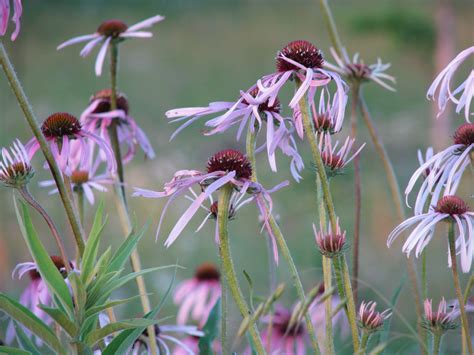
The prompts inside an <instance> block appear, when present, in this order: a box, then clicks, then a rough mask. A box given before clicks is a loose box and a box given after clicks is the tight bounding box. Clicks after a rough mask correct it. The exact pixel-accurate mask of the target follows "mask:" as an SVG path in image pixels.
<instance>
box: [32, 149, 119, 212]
mask: <svg viewBox="0 0 474 355" xmlns="http://www.w3.org/2000/svg"><path fill="white" fill-rule="evenodd" d="M101 161H102V160H101V159H100V158H99V157H97V158H96V159H95V161H93V162H92V161H89V162H88V163H86V164H79V165H78V166H76V167H75V168H74V169H73V171H72V173H71V176H70V180H71V187H72V190H73V191H76V192H78V191H83V192H84V195H85V197H86V199H87V201H88V202H89V203H90V204H91V205H93V204H94V203H95V196H94V190H96V191H100V192H107V187H105V186H104V185H112V184H114V182H115V180H114V178H113V176H112V175H111V174H110V172H109V171H107V170H106V171H105V172H104V173H101V174H100V173H98V172H97V170H98V168H99V167H100V165H101ZM39 186H41V187H53V189H52V190H51V191H49V194H50V195H52V194H56V193H58V188H57V187H56V182H55V181H54V180H45V181H40V183H39Z"/></svg>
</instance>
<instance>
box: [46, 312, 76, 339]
mask: <svg viewBox="0 0 474 355" xmlns="http://www.w3.org/2000/svg"><path fill="white" fill-rule="evenodd" d="M39 308H41V309H42V310H43V311H45V312H46V313H47V314H48V315H49V316H50V317H51V318H53V319H54V321H55V322H56V323H58V324H59V325H60V326H61V328H63V329H64V330H65V331H66V332H67V333H68V334H69V336H71V337H75V336H76V334H77V330H78V329H77V326H76V325H75V324H74V322H73V321H72V320H70V319H69V318H68V316H67V315H66V314H64V313H63V312H61V311H60V310H59V309H58V308H50V307H47V306H45V305H43V304H42V305H40V306H39Z"/></svg>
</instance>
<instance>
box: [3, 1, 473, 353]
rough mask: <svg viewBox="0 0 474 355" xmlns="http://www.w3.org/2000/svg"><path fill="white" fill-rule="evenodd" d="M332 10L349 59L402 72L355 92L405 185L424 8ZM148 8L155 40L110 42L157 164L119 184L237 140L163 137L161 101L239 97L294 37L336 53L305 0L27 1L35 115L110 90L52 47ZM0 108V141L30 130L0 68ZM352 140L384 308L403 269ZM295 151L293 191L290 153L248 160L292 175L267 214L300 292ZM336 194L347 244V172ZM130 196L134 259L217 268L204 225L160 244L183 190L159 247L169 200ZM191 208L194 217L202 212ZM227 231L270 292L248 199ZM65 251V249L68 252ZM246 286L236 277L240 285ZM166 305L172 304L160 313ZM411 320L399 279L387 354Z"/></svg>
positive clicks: (442, 264) (291, 298) (304, 193)
mask: <svg viewBox="0 0 474 355" xmlns="http://www.w3.org/2000/svg"><path fill="white" fill-rule="evenodd" d="M331 5H332V9H333V12H334V15H335V17H336V21H337V23H338V27H339V30H340V33H341V36H342V39H343V42H344V43H345V44H346V46H347V49H348V51H349V52H350V53H353V52H356V51H357V52H360V53H361V55H362V57H363V58H364V59H365V60H366V62H367V63H371V62H373V61H375V60H376V58H377V57H381V58H382V59H383V60H384V61H385V62H391V63H392V67H391V69H390V70H389V73H390V74H392V75H394V76H395V77H396V78H397V92H395V93H392V92H388V91H386V90H383V89H381V88H380V87H379V86H377V85H375V84H368V85H366V88H365V93H366V96H367V101H368V103H369V106H370V108H371V111H372V113H373V116H374V118H375V120H376V121H377V125H378V128H379V131H380V135H381V136H382V139H383V140H384V142H385V143H386V145H387V149H388V151H389V153H390V155H391V157H392V159H393V162H394V165H395V168H396V171H397V174H398V177H399V180H400V183H401V187H402V189H403V188H404V186H405V185H406V183H407V181H408V178H409V176H410V174H411V173H412V172H413V170H414V169H415V168H416V166H417V159H416V150H417V149H418V148H423V149H425V148H426V147H427V146H428V145H429V144H431V143H430V126H431V122H432V114H431V109H430V103H429V102H428V101H427V100H426V99H425V93H426V90H427V88H428V86H429V85H430V83H431V81H432V79H433V78H434V75H435V74H434V72H435V71H434V52H435V43H436V26H435V21H434V14H435V2H432V1H422V0H417V1H410V0H405V1H398V0H385V1H376V0H360V1H357V2H346V1H331ZM453 9H454V15H455V21H454V24H455V27H454V28H453V29H452V33H453V36H452V38H451V40H452V43H453V46H454V48H455V53H457V52H459V51H460V50H461V49H463V48H466V47H467V46H468V45H471V44H472V39H473V33H472V23H471V22H470V20H471V19H472V3H470V2H469V1H457V2H454V5H453ZM155 14H162V15H164V16H166V20H165V21H164V22H162V23H159V24H158V25H156V26H155V27H154V28H153V32H154V34H155V35H154V37H153V38H152V39H151V40H132V41H127V42H126V43H125V44H123V45H122V47H121V62H120V77H119V87H120V89H121V90H122V91H123V92H125V93H126V94H127V95H128V98H129V101H130V106H131V114H132V115H133V116H134V117H135V119H136V120H137V121H138V122H139V124H140V125H141V126H142V128H144V129H145V131H146V132H147V134H148V136H149V138H150V140H151V142H152V144H153V146H154V148H155V150H156V152H157V158H156V159H155V160H153V161H144V159H143V155H138V156H137V157H136V158H135V160H134V162H133V163H132V164H130V165H129V166H128V167H127V171H126V177H127V181H128V183H129V185H130V186H138V187H144V188H150V189H156V190H158V189H161V188H162V186H163V184H164V182H166V181H168V180H169V179H170V178H171V177H172V175H173V173H174V172H175V171H176V170H178V169H188V168H189V169H202V168H204V166H205V163H206V160H207V158H208V157H209V156H210V155H211V154H212V153H214V152H216V151H217V150H220V149H223V148H228V147H232V148H241V149H243V148H244V146H243V142H240V143H238V142H236V141H235V139H234V136H235V134H234V132H230V133H229V134H225V135H219V136H213V137H203V136H202V135H201V134H200V130H201V128H202V124H201V123H199V122H198V123H197V124H195V125H193V126H192V127H191V128H189V129H187V130H185V131H184V132H183V133H182V134H181V135H179V136H178V137H177V138H176V139H175V140H174V141H172V142H169V136H170V135H171V133H172V132H173V131H174V129H175V128H176V127H177V126H175V125H170V124H169V123H168V122H167V119H166V118H165V116H164V112H165V111H166V110H168V109H171V108H176V107H184V106H200V105H205V104H207V103H208V102H210V101H219V100H234V99H235V98H236V97H237V96H238V93H239V90H241V89H246V88H247V87H249V86H250V85H252V84H253V83H254V82H255V81H256V79H258V78H259V77H260V76H262V75H263V74H267V73H270V72H272V71H273V66H274V57H275V54H276V52H277V50H279V49H280V48H281V47H282V46H284V45H285V44H286V43H287V42H289V41H291V40H294V39H307V40H310V41H311V42H313V43H315V44H316V45H317V46H318V47H319V48H321V49H322V50H323V51H324V53H326V58H327V59H328V60H329V61H331V58H330V54H329V47H330V43H329V39H328V35H327V31H326V28H325V26H324V22H323V17H322V16H321V14H320V10H319V4H318V1H316V0H293V1H277V0H254V1H251V0H247V1H231V0H226V1H223V0H215V1H211V0H209V1H197V0H174V1H171V0H156V1H151V0H150V1H145V0H134V1H124V0H114V1H112V0H107V1H105V0H103V1H97V0H95V1H92V0H90V1H74V2H65V1H44V0H41V1H25V3H24V16H23V18H22V29H21V34H20V36H19V38H18V40H17V41H16V42H14V43H10V42H9V41H6V45H7V49H8V51H9V53H10V54H11V56H12V59H13V61H14V63H15V65H16V69H17V70H18V74H19V77H20V78H21V79H22V81H23V84H24V87H25V90H26V92H27V94H28V95H29V97H30V99H31V102H32V104H33V105H34V109H35V111H36V113H37V115H38V117H40V118H45V117H47V116H48V115H49V114H50V113H52V112H55V111H68V112H71V113H73V114H76V115H80V113H81V112H82V110H83V109H84V108H85V107H86V105H87V103H88V99H89V96H90V95H91V94H92V93H93V92H95V91H96V90H98V89H102V88H104V87H107V86H108V77H107V75H103V76H102V77H96V76H95V75H94V72H93V67H94V60H95V55H96V52H94V53H93V54H92V55H91V56H89V57H87V58H85V59H83V58H81V57H80V56H79V51H80V48H81V47H80V46H73V47H69V48H66V49H64V50H62V51H61V52H57V51H56V46H57V45H58V44H59V43H61V42H63V41H64V40H66V39H69V38H71V37H74V36H77V35H81V34H88V33H92V32H94V31H95V29H96V28H97V27H98V25H99V24H100V23H101V22H102V21H103V20H106V19H110V18H117V19H122V20H124V21H125V22H127V23H128V24H133V23H136V22H138V21H140V20H142V19H145V18H148V17H150V16H152V15H155ZM105 72H107V71H105ZM0 112H1V118H0V119H1V127H0V145H1V146H6V145H9V144H10V143H11V142H12V140H13V139H14V138H15V137H19V138H20V139H21V140H22V141H24V142H26V141H27V140H28V139H29V138H30V136H31V134H30V131H29V129H28V127H27V125H26V123H25V121H24V119H23V118H22V114H21V111H20V109H19V108H18V105H17V103H16V101H15V98H14V96H13V95H12V93H11V91H10V90H9V87H8V84H7V83H6V80H4V77H3V75H0ZM460 123H462V119H461V118H459V117H453V118H452V119H450V120H449V122H448V124H450V125H452V127H451V128H450V129H449V130H448V131H445V132H444V136H443V137H442V136H440V137H439V139H440V140H443V141H444V140H445V138H446V136H449V137H450V136H452V131H453V129H454V128H455V126H456V125H459V124H460ZM345 126H346V131H345V132H343V133H342V134H340V138H341V139H342V138H345V134H346V133H347V127H348V126H349V124H348V120H346V124H345ZM359 141H360V142H364V141H365V142H367V143H368V144H367V147H366V148H365V149H364V150H363V153H362V162H361V169H362V179H363V201H362V203H363V209H362V231H361V251H360V252H361V270H360V278H361V292H360V296H361V298H366V299H375V300H377V301H379V302H380V303H381V307H384V306H385V305H386V304H385V301H386V300H387V299H390V297H391V295H392V294H393V292H394V290H395V289H396V288H397V287H398V285H399V283H400V279H401V278H402V277H403V275H404V273H405V259H406V257H405V256H404V255H403V254H402V253H401V245H402V243H401V241H399V242H397V243H396V244H395V245H394V246H393V247H392V248H391V249H387V247H386V239H387V235H388V233H389V232H390V231H391V230H392V229H393V228H394V226H395V225H396V217H395V213H394V207H393V205H392V203H391V200H390V195H389V194H388V189H387V184H386V182H385V176H384V173H383V169H382V165H381V163H380V161H379V160H378V158H377V155H376V154H375V152H374V149H373V146H372V144H371V142H370V138H369V137H368V135H367V134H366V130H365V127H362V126H361V128H360V136H359ZM434 143H436V142H434ZM299 146H300V150H301V153H302V154H303V156H304V158H305V164H306V169H305V170H304V172H303V177H304V179H303V181H302V182H301V183H300V184H297V183H295V182H294V181H293V180H292V179H291V175H290V173H289V169H288V167H289V166H288V160H287V159H285V158H282V157H280V159H279V165H278V167H279V170H278V173H277V174H274V173H271V172H270V170H269V169H268V163H267V160H266V157H265V156H264V155H261V156H260V157H259V163H260V175H261V181H262V182H264V184H265V185H266V186H273V185H274V184H276V183H278V182H280V181H282V180H286V179H288V180H290V182H291V185H290V186H289V187H287V188H285V189H283V190H281V191H279V192H278V193H275V194H274V202H275V212H276V213H277V214H279V215H280V216H281V224H282V229H283V231H284V234H285V235H286V238H287V240H288V244H289V246H290V249H291V250H292V252H293V255H294V259H295V261H296V263H297V266H298V268H299V270H300V272H301V276H302V278H303V281H304V284H305V286H306V288H307V289H309V288H310V287H312V286H313V285H315V284H317V283H318V282H320V281H321V279H322V272H321V257H320V255H319V253H318V251H317V249H316V247H315V243H314V237H313V233H312V229H311V224H312V223H317V220H316V205H315V197H314V184H313V179H312V176H313V172H312V171H311V169H310V166H311V162H310V155H309V150H308V149H307V147H306V146H305V145H304V144H303V142H299ZM41 164H42V159H41V158H40V156H39V155H37V157H36V158H35V160H34V165H35V167H36V170H37V175H36V179H35V180H34V181H33V183H32V184H31V190H32V192H33V193H34V195H35V196H36V197H37V198H38V200H39V201H41V203H42V204H43V206H44V207H45V208H46V209H47V210H48V211H50V212H51V214H52V215H53V216H54V218H55V221H56V222H57V224H58V225H59V227H60V229H61V231H62V232H63V233H64V235H65V237H66V238H67V239H68V240H69V241H70V240H71V233H70V229H69V227H68V225H67V223H66V220H65V217H64V213H63V212H62V211H61V209H60V205H61V203H60V200H59V199H58V197H57V195H54V196H51V197H49V196H48V194H47V191H46V190H44V189H40V188H39V187H38V186H37V183H38V181H41V180H43V179H45V178H47V177H48V174H47V172H45V171H43V169H42V168H41ZM470 182H471V183H472V180H471V181H470ZM471 186H472V185H471ZM332 190H333V193H334V196H335V202H336V209H337V213H338V215H339V216H340V219H341V224H342V226H343V228H345V229H347V231H348V235H349V238H351V235H352V234H351V229H352V225H353V215H354V203H353V194H354V193H353V172H352V170H351V168H349V169H348V170H347V174H346V175H344V176H339V177H337V178H336V179H334V180H333V183H332ZM471 192H472V189H471ZM11 198H12V191H11V190H8V189H1V190H0V203H1V205H2V207H1V211H2V213H1V214H0V226H1V228H0V291H2V292H8V293H9V294H13V295H15V294H19V293H20V292H21V290H22V288H23V287H24V285H25V284H26V282H27V280H22V281H17V280H11V276H10V274H11V271H12V269H13V267H14V266H15V265H16V264H17V263H18V262H23V261H28V260H29V259H30V258H29V256H28V252H27V248H26V246H25V244H24V242H23V239H22V237H21V235H20V232H19V228H18V226H17V224H16V218H15V215H14V211H13V206H12V203H11V201H12V200H11ZM104 198H105V199H106V204H107V207H108V208H109V217H110V218H109V223H108V227H107V231H106V237H105V239H104V241H105V242H104V245H109V244H112V245H116V244H117V243H119V242H120V241H121V240H122V238H123V237H122V235H121V230H120V228H119V226H118V225H119V223H118V219H117V217H116V216H115V215H114V210H115V208H114V205H113V201H112V198H111V192H109V193H107V194H105V195H104ZM130 203H131V206H132V210H133V211H134V213H135V216H136V217H135V218H136V219H137V220H138V222H139V223H140V224H142V223H144V222H145V221H146V220H147V219H151V221H152V226H151V228H150V230H149V232H148V235H147V237H146V238H144V239H143V241H142V242H141V244H140V247H139V250H140V254H141V257H142V261H143V264H144V265H145V266H147V267H151V266H156V265H164V264H171V263H174V262H176V261H178V262H179V263H180V264H181V265H183V266H185V267H187V269H186V270H183V271H179V273H178V279H179V280H181V279H184V278H188V277H190V276H192V274H193V270H194V267H195V266H196V265H198V264H200V263H202V262H204V261H214V262H217V252H216V247H215V244H214V241H213V240H214V235H213V231H214V225H213V222H211V223H209V224H208V225H207V226H206V227H205V228H204V229H203V230H202V231H201V232H200V233H198V234H195V233H194V230H195V228H196V227H197V226H198V224H199V223H200V221H201V220H200V218H196V219H195V220H193V222H192V223H191V225H190V226H189V227H188V228H187V229H186V230H185V232H184V233H183V234H182V235H181V236H180V237H179V239H178V240H177V241H176V243H174V244H173V245H172V246H171V247H170V248H169V249H166V248H165V247H164V246H163V241H164V238H165V237H166V235H167V233H168V232H169V231H170V230H171V228H172V227H173V225H174V222H175V221H176V220H177V219H178V218H179V215H180V213H181V212H182V211H183V210H184V208H185V207H186V202H185V200H184V199H181V200H179V201H178V202H177V203H175V204H174V205H173V207H172V208H171V209H170V210H169V213H168V215H167V218H166V219H165V223H164V226H163V229H162V236H161V240H159V241H158V242H155V239H154V235H155V228H156V225H157V220H158V217H159V215H160V212H161V208H162V206H163V203H164V201H157V200H146V199H131V200H130ZM93 212H94V208H92V207H91V208H88V211H87V213H88V216H89V222H90V216H91V215H92V213H93ZM408 213H410V211H408ZM200 216H202V217H204V214H201V215H200ZM35 217H36V218H35V220H36V222H37V228H38V229H39V230H40V231H42V232H43V234H42V235H43V240H44V242H45V244H47V245H48V246H49V247H50V250H51V251H52V253H56V251H55V248H54V245H53V243H52V241H51V238H49V235H48V233H47V230H46V228H45V226H44V224H43V222H42V220H41V219H40V218H39V217H38V216H35ZM231 237H232V249H233V256H234V258H235V263H236V266H237V268H238V270H242V269H245V270H246V271H247V272H248V273H249V274H250V275H251V277H252V279H253V281H254V285H255V288H256V292H257V293H259V294H261V295H266V292H267V291H268V267H267V254H266V246H265V245H266V243H265V235H263V234H262V235H261V234H260V233H259V224H258V212H257V210H256V208H255V207H254V206H253V205H250V206H248V207H246V208H244V209H242V210H241V211H239V214H238V217H237V219H236V220H234V221H233V222H232V223H231ZM443 239H444V238H443V235H442V234H440V235H439V238H435V239H434V240H433V242H432V243H431V244H430V246H429V247H428V251H429V254H428V266H429V277H430V283H429V294H430V297H433V298H434V299H435V302H437V301H438V300H439V298H440V297H441V296H445V297H446V298H449V299H450V298H453V297H454V290H453V287H452V280H451V277H450V275H451V274H450V271H449V269H448V268H447V253H446V250H447V248H446V242H445V240H443ZM69 244H70V243H69ZM69 247H70V248H69V250H70V252H71V255H72V253H73V248H72V245H71V244H70V245H69ZM418 264H419V263H418ZM171 276H172V272H161V273H157V274H153V275H152V276H148V277H147V282H148V285H149V286H148V287H149V288H150V291H151V292H153V295H152V296H151V297H152V300H153V302H154V303H155V302H158V300H160V298H161V296H162V294H163V292H164V290H165V289H166V287H167V284H168V283H169V281H170V280H171ZM278 280H279V281H281V282H286V283H288V287H287V290H286V292H285V294H284V297H283V299H282V302H283V303H285V304H286V305H288V306H289V305H291V304H293V302H295V300H296V294H295V292H294V290H293V288H292V287H291V285H290V279H289V273H288V271H287V266H286V264H285V262H284V260H282V261H281V263H280V265H279V267H278ZM244 282H245V281H244V280H243V278H242V285H244V284H243V283H244ZM244 289H245V287H244ZM134 292H135V285H134V284H132V283H131V284H130V285H129V287H128V289H124V290H123V293H124V294H131V293H134ZM121 311H122V312H123V313H124V314H129V315H130V314H131V315H133V314H135V313H139V312H140V307H139V304H138V302H136V303H134V305H133V307H132V306H130V307H128V308H124V307H122V308H121ZM174 312H175V308H174V306H173V305H172V302H171V300H169V301H168V302H167V308H166V309H165V310H164V312H163V314H162V315H161V316H170V315H173V314H174ZM414 315H415V312H414V307H413V300H412V298H411V292H410V286H409V282H408V281H407V282H406V284H405V287H404V289H403V293H402V297H401V299H400V302H399V306H398V308H397V310H396V311H395V314H394V319H393V322H394V336H396V337H397V339H396V340H394V341H393V342H392V343H391V344H390V347H391V348H390V349H391V350H392V351H393V353H398V352H405V353H411V352H414V351H416V350H415V349H416V348H413V347H412V345H413V341H412V340H411V339H407V338H406V337H410V336H413V334H410V330H409V328H408V327H407V323H406V322H409V324H411V326H412V327H413V328H414V327H415V321H416V320H415V316H414ZM239 322H240V318H239V317H234V318H233V320H232V326H234V327H237V326H238V324H239ZM457 333H458V332H452V334H450V335H449V336H448V340H447V341H448V342H449V343H450V344H451V345H450V346H451V348H452V349H454V350H455V349H457V344H458V343H459V338H458V335H457ZM0 337H2V336H1V335H0Z"/></svg>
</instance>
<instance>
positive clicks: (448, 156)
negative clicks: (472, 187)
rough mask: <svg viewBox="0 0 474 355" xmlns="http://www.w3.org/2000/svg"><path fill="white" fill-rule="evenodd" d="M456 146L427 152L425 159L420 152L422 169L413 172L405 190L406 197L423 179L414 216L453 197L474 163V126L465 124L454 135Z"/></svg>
mask: <svg viewBox="0 0 474 355" xmlns="http://www.w3.org/2000/svg"><path fill="white" fill-rule="evenodd" d="M453 143H454V144H453V145H451V146H450V147H448V148H446V149H444V150H442V151H441V152H439V153H436V154H433V151H432V149H428V151H427V153H426V158H425V159H423V156H422V155H421V153H419V159H420V167H419V168H418V169H417V170H416V171H415V172H414V173H413V175H412V177H411V178H410V181H409V182H408V185H407V187H406V189H405V195H406V198H407V204H408V197H409V194H410V193H411V192H412V191H413V188H414V187H415V184H416V182H417V181H418V179H420V177H423V178H424V180H423V183H422V185H421V187H420V190H419V191H418V195H417V198H416V202H415V208H414V211H415V214H421V213H423V210H424V207H425V205H427V202H428V201H429V203H430V205H436V204H437V203H438V200H439V198H440V197H441V196H442V195H454V194H455V193H456V191H457V188H458V186H459V184H460V182H461V179H462V177H463V174H464V171H465V170H466V168H467V167H468V166H469V165H470V164H471V155H472V152H473V151H474V124H473V123H465V124H463V125H461V126H460V127H458V129H457V130H456V132H455V133H454V139H453Z"/></svg>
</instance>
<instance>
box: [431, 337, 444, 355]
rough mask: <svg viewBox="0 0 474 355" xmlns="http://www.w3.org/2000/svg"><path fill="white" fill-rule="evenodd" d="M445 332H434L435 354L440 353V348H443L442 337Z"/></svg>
mask: <svg viewBox="0 0 474 355" xmlns="http://www.w3.org/2000/svg"><path fill="white" fill-rule="evenodd" d="M442 337H443V334H442V333H441V332H434V333H433V355H439V350H440V349H441V338H442Z"/></svg>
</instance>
